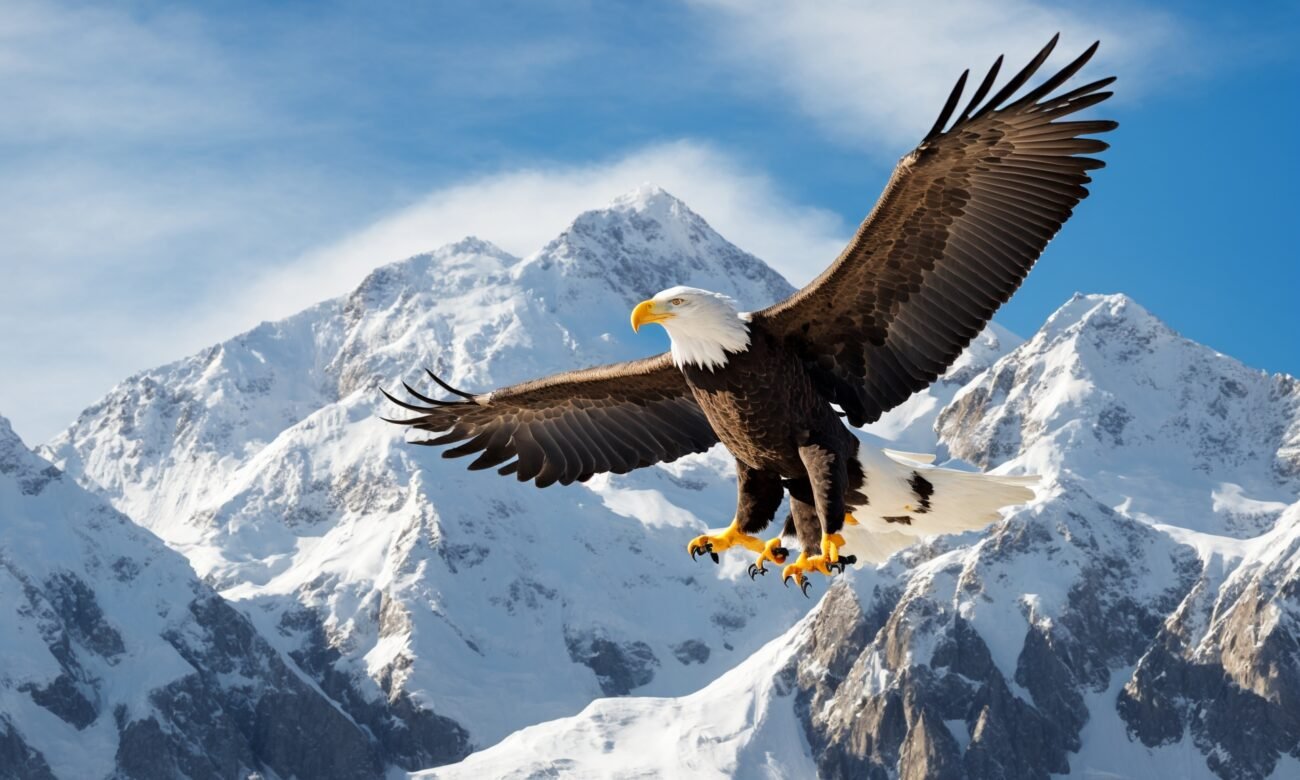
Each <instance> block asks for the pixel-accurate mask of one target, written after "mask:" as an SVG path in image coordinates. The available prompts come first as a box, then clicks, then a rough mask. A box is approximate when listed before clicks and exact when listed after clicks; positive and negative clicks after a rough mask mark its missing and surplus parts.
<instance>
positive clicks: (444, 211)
mask: <svg viewBox="0 0 1300 780" xmlns="http://www.w3.org/2000/svg"><path fill="white" fill-rule="evenodd" d="M647 182H648V183H652V184H657V185H659V186H661V187H663V188H664V189H666V190H668V191H669V192H671V193H673V194H674V195H676V196H678V197H679V198H681V199H682V200H684V201H686V203H687V204H689V205H690V206H691V208H693V209H695V210H696V211H698V212H699V213H700V214H701V215H702V216H703V217H704V218H705V219H706V220H708V221H709V223H710V224H712V225H713V226H714V228H715V229H717V230H718V231H719V232H721V233H722V234H723V235H724V236H726V237H728V238H730V239H731V240H733V241H734V242H736V243H737V244H738V245H740V246H741V247H742V248H743V249H746V250H748V251H750V252H752V253H754V254H756V255H758V256H759V257H762V258H763V259H765V260H766V261H768V262H769V263H770V264H772V265H773V266H774V267H775V268H776V269H777V270H779V271H781V272H782V273H783V274H785V275H786V276H787V277H788V278H789V279H791V281H793V282H795V283H799V282H804V281H807V280H808V279H810V278H811V277H812V276H813V275H815V274H816V273H817V272H819V271H820V270H821V269H822V267H823V266H824V265H825V264H826V262H827V261H828V260H829V259H830V258H833V257H834V256H835V255H836V254H837V253H838V252H839V250H840V249H841V248H842V247H843V245H844V241H845V240H846V239H847V236H848V234H849V231H850V227H849V226H847V225H845V224H844V222H843V220H841V219H840V218H839V217H838V216H836V215H835V214H832V213H831V212H828V211H825V210H822V209H818V208H814V207H810V206H806V205H803V204H799V203H796V202H792V201H791V200H789V199H788V198H787V197H785V196H784V195H782V193H781V192H780V189H779V188H778V187H777V186H776V185H775V183H774V182H772V181H771V180H770V179H769V178H768V177H767V176H766V175H764V174H763V173H762V172H759V171H755V170H754V169H753V168H751V167H749V166H746V165H745V164H744V163H743V162H741V161H740V160H738V159H736V158H734V157H731V156H729V155H727V154H725V153H723V152H722V151H720V150H718V149H716V148H714V147H711V146H709V145H707V144H702V143H697V142H691V141H679V142H675V143H669V144H659V145H654V146H651V147H648V148H644V149H641V150H638V151H635V152H633V153H631V154H628V155H625V156H622V157H619V158H617V159H614V160H610V161H607V162H602V163H593V164H585V165H573V166H549V167H532V168H524V169H520V170H513V171H508V172H503V173H498V174H493V175H488V176H484V177H479V178H475V179H471V180H468V181H464V182H461V183H457V184H453V185H451V186H448V187H444V188H441V189H438V190H436V191H434V192H431V193H429V194H428V195H426V196H425V197H423V198H421V199H420V200H419V201H418V202H416V203H413V204H411V205H409V206H407V207H405V208H403V209H401V210H399V211H397V212H396V213H394V214H392V215H389V216H386V217H384V218H383V219H381V220H378V221H377V222H375V223H374V224H371V225H369V226H367V227H365V228H363V229H361V230H359V231H356V232H355V233H353V234H351V235H348V236H345V237H343V238H341V239H339V240H337V241H333V242H331V243H329V244H328V245H326V246H323V247H320V248H318V249H315V250H312V251H310V252H307V253H305V254H303V255H302V256H301V257H299V258H298V259H297V260H295V261H293V262H291V263H287V264H285V265H283V266H280V267H278V268H276V269H275V270H274V271H272V272H270V273H268V274H267V275H265V276H263V277H262V278H260V279H257V280H256V281H255V282H254V283H253V284H251V285H250V286H249V287H248V289H246V290H244V291H242V292H241V293H240V294H239V295H237V296H234V300H235V301H236V302H237V303H236V304H235V305H234V306H231V305H229V304H228V303H227V302H225V301H222V302H221V303H220V305H219V306H215V307H214V308H215V309H217V311H214V312H212V313H211V315H210V319H209V320H208V322H210V323H211V324H207V325H205V326H204V328H205V330H208V331H210V332H213V333H229V332H231V329H232V328H234V327H238V326H247V325H249V324H252V323H255V322H257V321H258V320H260V319H266V318H269V317H273V316H282V315H286V314H289V313H291V312H293V311H296V310H298V309H301V308H303V307H305V306H307V305H310V304H312V303H314V302H316V301H319V300H322V299H324V298H327V297H331V296H334V295H339V294H341V293H343V292H345V291H346V290H348V289H350V288H351V287H353V286H354V285H355V284H356V283H358V282H359V281H360V280H361V279H362V278H363V277H364V276H365V274H366V273H368V272H369V271H370V270H371V269H373V268H374V267H375V266H377V265H379V264H381V263H384V262H389V261H392V260H397V259H401V258H404V257H409V256H411V255H414V254H417V253H420V252H424V251H428V250H430V249H433V248H436V247H438V246H442V245H444V244H447V243H451V242H453V241H456V240H459V239H461V238H464V237H465V236H469V235H475V236H478V237H480V238H484V239H487V240H489V241H491V242H493V243H495V244H497V245H498V246H500V247H501V248H503V249H505V250H506V251H508V252H511V253H513V254H517V255H521V256H522V255H526V254H528V253H531V252H534V251H536V250H538V249H540V248H541V247H542V246H543V245H544V244H545V243H546V242H547V241H549V240H550V239H552V238H554V237H555V236H556V235H558V234H559V233H560V231H561V230H563V229H564V228H565V227H566V226H567V225H568V223H569V222H570V221H571V220H572V219H573V218H574V217H575V216H577V215H578V214H579V213H580V212H582V211H586V210H589V209H594V208H600V207H602V206H605V205H607V204H608V203H609V202H610V201H612V200H613V199H614V198H616V197H617V196H619V195H622V194H624V193H626V192H628V191H630V190H632V189H634V188H635V187H637V186H638V185H640V184H643V183H647Z"/></svg>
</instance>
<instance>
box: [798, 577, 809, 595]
mask: <svg viewBox="0 0 1300 780" xmlns="http://www.w3.org/2000/svg"><path fill="white" fill-rule="evenodd" d="M810 587H812V580H809V579H805V580H804V581H803V583H802V584H800V585H799V590H801V591H803V597H804V598H806V599H807V598H812V597H811V596H809V595H808V588H810Z"/></svg>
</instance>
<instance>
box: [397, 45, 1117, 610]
mask: <svg viewBox="0 0 1300 780" xmlns="http://www.w3.org/2000/svg"><path fill="white" fill-rule="evenodd" d="M1058 37H1059V36H1058ZM1056 41H1057V37H1053V38H1052V40H1051V41H1050V42H1049V43H1048V44H1047V46H1045V47H1044V48H1043V49H1042V50H1041V51H1040V52H1039V53H1038V54H1037V55H1036V56H1035V57H1034V58H1033V59H1032V60H1031V61H1030V62H1029V64H1028V65H1026V66H1025V67H1024V68H1023V69H1022V70H1021V71H1020V72H1019V73H1017V74H1016V75H1015V76H1014V77H1013V78H1012V79H1011V80H1010V81H1009V82H1008V83H1006V84H1005V85H1004V86H1003V87H1001V89H999V90H997V91H996V93H994V94H993V96H992V97H989V98H988V99H987V100H985V98H986V97H987V96H988V95H989V93H990V92H991V91H992V89H993V86H994V84H995V82H996V80H997V75H998V71H999V68H1000V67H1001V64H1002V58H1001V57H999V58H998V59H997V61H995V62H994V63H993V66H992V68H991V69H990V70H989V72H988V75H986V76H985V77H984V79H983V80H982V81H981V82H980V84H979V86H978V87H977V88H976V89H975V92H974V95H973V96H972V97H971V99H970V100H969V101H967V102H966V103H965V106H964V108H962V110H961V111H960V112H959V113H958V112H957V108H958V104H959V101H960V100H961V97H962V93H963V91H964V88H965V85H966V79H967V76H968V75H969V73H970V72H969V71H966V72H965V73H963V74H962V75H961V77H960V78H959V79H958V80H957V84H956V86H955V87H954V88H953V90H952V92H951V94H950V95H949V97H948V100H947V102H946V103H945V104H944V106H943V109H942V110H941V111H940V113H939V118H938V120H937V121H936V122H935V123H934V126H933V128H932V129H931V130H930V132H929V133H927V134H926V136H925V138H924V139H923V140H922V141H921V143H920V145H918V146H917V147H916V148H915V149H914V150H912V151H911V152H910V153H908V154H907V155H906V156H905V157H903V158H902V160H901V161H899V163H898V165H897V167H896V168H895V169H894V173H893V176H892V177H891V178H890V180H889V183H888V184H887V185H886V186H885V191H884V193H883V195H881V197H880V200H879V201H878V202H877V203H876V205H875V208H873V209H872V210H871V213H870V214H869V215H867V217H866V219H865V220H864V221H863V222H862V225H861V227H859V228H858V231H857V233H856V235H854V236H853V240H852V241H850V242H849V245H848V246H847V247H845V249H844V251H843V252H841V253H840V256H839V257H838V258H836V260H835V262H834V263H832V264H831V266H830V267H829V268H827V269H826V270H825V271H824V272H823V273H822V274H821V275H820V276H818V277H817V278H816V279H815V280H813V282H812V283H811V284H809V285H808V286H806V287H804V288H803V289H802V290H800V291H799V292H797V293H795V294H794V295H793V296H791V297H790V298H788V299H787V300H785V301H782V302H780V303H778V304H776V305H774V306H771V307H769V308H767V309H763V310H762V311H756V312H741V311H738V310H737V308H736V306H735V304H734V303H733V302H732V301H731V300H730V299H728V298H726V297H725V296H722V295H719V294H717V293H712V292H708V291H706V290H699V289H694V288H690V287H674V288H671V289H668V290H664V291H662V292H660V293H658V294H657V295H655V296H654V297H652V298H650V299H648V300H646V301H644V302H642V303H640V304H638V305H637V306H636V308H634V309H633V310H632V315H631V320H632V328H633V329H634V330H638V329H640V328H641V327H642V326H644V325H648V324H652V323H653V324H657V325H660V326H662V327H663V328H665V329H666V330H667V332H668V335H669V337H670V339H671V343H672V348H671V350H670V351H669V352H667V353H664V354H661V355H657V356H655V357H649V358H645V359H642V360H634V361H631V362H626V363H618V364H614V365H608V366H602V367H598V368H590V369H586V370H583V371H573V372H569V373H564V374H557V375H554V376H549V377H546V378H543V379H537V380H534V381H531V382H525V383H523V384H519V385H514V386H511V387H505V388H501V389H498V390H494V391H492V392H490V393H484V394H473V393H467V392H464V391H462V390H457V389H455V388H454V387H452V386H450V385H449V384H447V383H446V382H444V381H443V380H441V379H439V378H438V377H437V376H435V375H433V374H432V373H431V372H430V377H431V378H432V379H433V381H434V382H436V383H437V384H438V385H439V386H440V387H441V388H442V389H443V390H445V391H446V392H448V393H451V394H452V395H454V396H458V399H457V400H445V399H438V398H432V397H429V396H427V395H423V394H421V393H419V392H417V391H416V390H414V389H413V388H411V387H410V386H409V385H405V386H406V389H407V391H408V392H410V393H411V394H412V396H414V398H415V399H416V400H418V401H419V402H420V403H411V402H408V401H403V400H399V399H397V398H395V397H393V396H392V395H389V394H388V393H386V392H385V395H386V396H387V397H388V398H389V399H390V400H391V401H392V402H393V403H395V404H397V405H398V406H401V407H404V408H406V409H410V410H412V411H415V412H418V413H419V416H417V417H414V418H410V419H403V420H393V421H392V422H397V423H400V424H402V425H409V426H413V427H415V428H417V429H420V430H424V431H430V432H435V433H439V434H440V435H438V436H435V437H433V438H428V439H425V440H421V441H418V442H415V443H417V444H429V445H446V444H452V443H456V442H460V444H459V445H458V446H456V447H453V448H451V449H448V450H446V451H445V452H443V455H444V456H446V457H460V456H465V455H472V454H476V453H477V455H478V457H477V458H476V459H475V460H474V461H473V462H472V463H470V464H469V468H471V469H487V468H496V469H497V470H498V471H499V472H500V473H501V474H513V475H514V476H515V478H516V479H518V480H519V481H521V482H523V481H528V480H532V481H533V482H534V483H535V484H536V485H537V486H538V487H546V486H548V485H552V484H554V483H557V482H558V483H560V484H564V485H567V484H570V483H572V482H575V481H577V482H581V481H584V480H587V479H589V478H590V477H591V476H592V475H594V474H600V473H604V472H613V473H617V474H621V473H625V472H627V471H631V470H632V469H637V468H641V467H643V466H649V465H651V464H654V463H660V462H666V461H672V460H674V459H676V458H679V457H681V456H683V455H686V454H688V453H693V452H703V451H705V450H708V449H709V448H711V447H713V446H714V445H715V444H717V443H718V442H721V443H722V444H723V445H724V446H725V447H726V448H727V449H728V450H729V451H730V452H731V454H732V455H734V456H735V460H736V477H737V483H738V493H739V497H738V501H737V506H736V513H735V517H734V519H733V521H732V523H731V525H730V526H729V527H727V528H724V529H718V530H716V531H711V532H709V533H707V534H704V535H701V536H698V537H696V538H694V539H692V540H690V542H689V543H688V545H687V548H688V551H689V552H690V554H691V557H692V558H694V557H695V556H696V555H699V554H708V555H710V556H711V557H712V559H713V560H714V561H715V562H717V560H718V553H719V552H722V551H723V550H726V549H729V548H733V547H742V548H745V549H748V550H750V551H751V552H752V553H754V554H756V555H757V558H756V560H754V562H753V563H751V564H750V567H749V572H750V577H751V579H752V578H753V577H754V576H755V575H756V574H761V573H765V572H766V571H767V568H766V567H765V565H764V564H765V563H767V562H769V561H770V562H772V563H775V564H778V565H780V564H785V563H786V560H787V555H788V554H789V553H788V552H787V549H786V548H785V546H784V541H783V538H784V537H789V536H796V537H797V539H798V542H799V547H800V554H799V556H798V559H797V560H795V561H793V562H790V563H789V564H788V565H786V566H785V567H784V569H783V570H782V580H783V581H785V582H786V583H787V584H788V583H789V582H790V581H791V580H793V581H794V582H796V583H797V584H798V585H799V586H800V588H801V589H802V590H803V591H804V593H805V595H806V594H807V587H808V579H807V575H809V574H810V573H812V572H817V573H820V574H824V575H830V574H832V573H834V572H837V571H843V569H844V566H845V564H852V563H859V564H860V563H862V562H865V561H880V560H883V559H884V558H886V557H888V555H889V554H890V553H892V552H894V551H895V550H897V549H899V548H901V547H903V546H905V545H906V544H907V543H909V542H910V541H914V540H915V539H916V537H918V536H924V535H930V534H942V533H953V532H958V531H963V530H966V529H969V528H978V527H982V526H984V525H986V524H988V523H989V522H991V521H993V520H996V519H997V518H998V516H999V515H998V510H999V509H1000V508H1002V507H1004V506H1008V505H1012V504H1017V503H1023V502H1025V501H1027V500H1030V499H1031V498H1032V497H1033V495H1034V494H1033V491H1032V490H1031V489H1030V488H1031V486H1032V485H1033V484H1034V481H1035V479H1034V478H1032V477H1028V478H1026V477H1006V476H995V475H990V474H975V473H968V472H962V471H956V470H949V469H941V468H935V467H933V466H932V465H930V461H931V460H933V458H932V457H931V456H925V455H917V454H908V453H899V452H893V451H890V450H878V449H876V448H873V447H870V446H867V445H865V444H863V443H861V442H860V440H859V439H858V438H857V436H855V434H854V433H853V431H852V430H851V429H850V428H849V427H848V425H852V426H862V425H865V424H867V423H870V422H873V421H875V420H876V419H878V418H879V417H880V416H881V414H883V413H884V412H886V411H888V410H889V409H892V408H894V407H895V406H898V405H899V404H900V403H902V402H903V401H905V400H906V399H907V398H908V397H909V396H911V395H912V394H913V393H915V392H917V391H919V390H921V389H923V388H925V387H926V386H927V385H929V384H930V383H931V382H933V381H934V380H935V379H936V378H937V377H938V376H940V375H941V374H943V373H944V371H945V370H947V368H948V367H949V366H951V365H952V363H953V361H955V360H956V359H957V357H958V356H959V355H960V354H961V353H962V351H963V350H964V349H965V348H966V346H967V345H968V344H970V342H971V340H972V339H973V338H974V337H975V336H976V335H977V334H978V333H980V331H981V330H982V329H983V328H984V326H985V324H986V323H988V321H989V319H990V318H991V317H992V316H993V313H994V312H995V311H996V310H997V308H998V307H999V306H1000V305H1001V304H1002V303H1004V302H1005V301H1006V300H1007V299H1008V298H1010V297H1011V295H1012V293H1013V292H1015V290H1016V288H1017V287H1019V286H1020V283H1021V282H1022V281H1023V280H1024V278H1025V276H1026V274H1028V273H1029V269H1030V268H1031V267H1032V266H1033V264H1034V262H1035V261H1036V260H1037V259H1038V256H1039V255H1040V254H1041V253H1042V251H1043V249H1044V248H1045V247H1046V246H1047V242H1048V241H1050V240H1051V239H1052V237H1053V236H1054V235H1056V232H1057V231H1058V230H1059V229H1060V228H1061V225H1062V224H1063V223H1064V222H1065V220H1066V219H1068V218H1069V217H1070V214H1071V212H1072V210H1073V208H1074V207H1075V206H1076V205H1077V204H1078V203H1079V201H1081V200H1082V199H1083V198H1085V197H1087V195H1088V190H1087V189H1085V188H1084V185H1085V184H1087V183H1088V182H1090V181H1091V179H1090V178H1089V176H1088V172H1089V171H1091V170H1094V169H1098V168H1101V167H1103V163H1102V162H1101V161H1100V160H1097V159H1095V158H1093V157H1089V156H1087V155H1090V154H1095V153H1098V152H1101V151H1103V150H1105V149H1106V148H1107V144H1106V143H1104V142H1102V141H1100V140H1096V139H1094V138H1086V137H1084V136H1089V135H1096V134H1099V133H1104V132H1108V131H1110V130H1113V129H1114V128H1115V127H1116V126H1117V125H1116V123H1115V122H1112V121H1109V120H1074V121H1065V120H1066V117H1069V116H1071V115H1073V114H1075V113H1076V112H1078V111H1080V110H1082V109H1086V108H1088V107H1089V106H1093V105H1096V104H1098V103H1100V102H1102V101H1103V100H1105V99H1106V98H1108V97H1110V95H1111V93H1110V92H1106V91H1102V90H1103V89H1104V88H1105V87H1106V86H1108V85H1109V84H1111V83H1112V82H1113V81H1114V78H1113V77H1111V78H1104V79H1101V80H1099V81H1093V82H1091V83H1089V84H1086V85H1084V86H1080V87H1077V88H1075V89H1072V90H1070V91H1068V92H1058V91H1057V90H1058V88H1059V87H1060V86H1061V85H1062V84H1063V83H1064V82H1065V81H1066V80H1067V79H1069V78H1070V77H1071V76H1073V75H1074V74H1075V73H1076V72H1077V71H1079V69H1080V68H1082V67H1083V66H1084V64H1086V63H1087V62H1088V60H1089V59H1090V58H1091V57H1092V55H1093V53H1094V52H1095V51H1096V50H1097V44H1096V43H1094V44H1093V45H1092V46H1091V47H1089V48H1088V49H1087V50H1086V51H1085V52H1083V54H1082V55H1080V56H1079V57H1078V58H1077V59H1075V60H1074V61H1073V62H1071V63H1070V64H1069V65H1067V66H1065V68H1063V69H1062V70H1061V71H1060V72H1058V73H1056V74H1055V75H1053V76H1051V77H1050V78H1048V79H1046V80H1045V81H1044V82H1043V83H1042V84H1040V85H1039V86H1037V87H1035V88H1033V89H1032V90H1030V91H1028V92H1027V93H1026V94H1024V95H1023V96H1021V97H1019V98H1015V99H1014V100H1013V97H1014V96H1015V94H1016V93H1017V92H1018V91H1019V90H1020V89H1021V87H1023V86H1024V85H1025V84H1026V82H1028V80H1029V79H1030V78H1031V77H1032V76H1033V75H1034V74H1035V73H1036V72H1037V71H1038V69H1039V68H1040V67H1041V66H1042V64H1043V62H1044V61H1045V60H1046V59H1047V57H1048V55H1049V54H1050V53H1051V52H1052V49H1053V48H1054V47H1055V45H1056ZM404 384H405V383H404ZM846 420H847V423H848V425H846V424H845V421H846ZM787 494H788V495H789V498H790V507H789V509H790V511H789V516H788V517H787V518H786V522H785V526H784V528H783V529H782V533H781V535H778V536H775V537H774V538H771V539H767V540H763V539H761V538H759V536H758V535H759V534H760V533H761V532H762V531H763V529H765V528H766V527H767V526H768V525H769V524H770V523H771V522H772V520H773V519H774V517H775V515H776V512H777V511H778V509H779V507H780V504H781V502H782V500H783V498H784V497H785V495H787Z"/></svg>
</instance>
